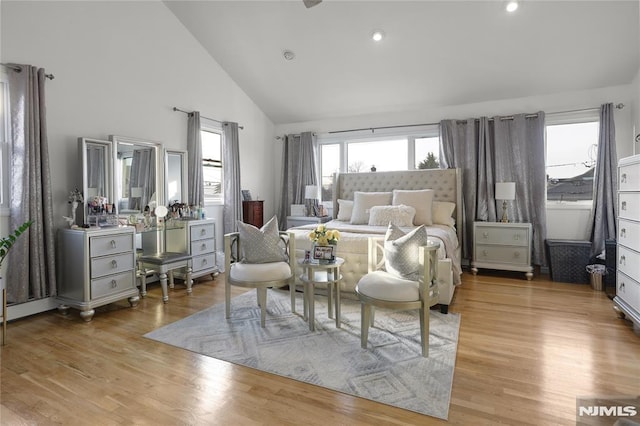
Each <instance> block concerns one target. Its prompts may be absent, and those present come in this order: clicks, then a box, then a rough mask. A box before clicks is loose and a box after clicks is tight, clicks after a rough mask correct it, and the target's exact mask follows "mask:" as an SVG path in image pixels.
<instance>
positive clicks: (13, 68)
mask: <svg viewBox="0 0 640 426" xmlns="http://www.w3.org/2000/svg"><path fill="white" fill-rule="evenodd" d="M0 65H2V66H3V67H5V68H9V69H10V70H13V71H15V72H22V67H21V66H19V65H11V64H2V63H0ZM44 76H45V77H47V78H48V79H49V80H53V79H54V78H55V76H54V75H53V74H45V75H44Z"/></svg>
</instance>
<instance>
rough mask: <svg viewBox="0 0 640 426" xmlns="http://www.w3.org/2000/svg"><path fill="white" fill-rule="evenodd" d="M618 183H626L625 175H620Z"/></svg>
mask: <svg viewBox="0 0 640 426" xmlns="http://www.w3.org/2000/svg"><path fill="white" fill-rule="evenodd" d="M620 183H627V174H626V173H623V174H622V175H620Z"/></svg>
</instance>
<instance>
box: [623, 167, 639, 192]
mask: <svg viewBox="0 0 640 426" xmlns="http://www.w3.org/2000/svg"><path fill="white" fill-rule="evenodd" d="M618 190H620V191H640V163H639V162H635V163H632V164H626V165H621V166H620V169H619V172H618Z"/></svg>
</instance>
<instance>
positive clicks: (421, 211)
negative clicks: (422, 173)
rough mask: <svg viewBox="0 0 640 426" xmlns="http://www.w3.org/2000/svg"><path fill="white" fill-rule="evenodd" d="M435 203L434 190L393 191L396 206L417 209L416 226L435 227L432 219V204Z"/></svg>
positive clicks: (414, 219) (414, 220)
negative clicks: (401, 205) (402, 205)
mask: <svg viewBox="0 0 640 426" xmlns="http://www.w3.org/2000/svg"><path fill="white" fill-rule="evenodd" d="M432 202H433V190H432V189H418V190H414V191H410V190H399V189H394V190H393V202H392V203H391V204H393V205H394V206H397V205H400V204H404V205H406V206H411V207H413V208H414V209H416V216H415V217H414V218H413V224H414V225H433V220H432V218H431V204H432Z"/></svg>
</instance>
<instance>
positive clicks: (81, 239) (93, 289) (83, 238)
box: [57, 226, 140, 321]
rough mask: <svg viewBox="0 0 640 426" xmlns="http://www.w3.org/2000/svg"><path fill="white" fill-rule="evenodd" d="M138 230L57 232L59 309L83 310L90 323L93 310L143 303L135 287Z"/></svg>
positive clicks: (82, 315)
mask: <svg viewBox="0 0 640 426" xmlns="http://www.w3.org/2000/svg"><path fill="white" fill-rule="evenodd" d="M134 234H135V229H134V228H133V227H130V226H124V227H108V228H89V229H83V228H78V229H61V230H60V231H59V232H58V296H57V300H58V301H59V302H60V307H59V308H58V309H59V310H60V311H61V312H63V313H66V312H67V310H68V309H69V307H73V308H77V309H79V310H80V316H81V317H82V319H84V320H85V321H91V319H92V318H93V315H94V313H95V310H94V308H96V307H98V306H102V305H106V304H108V303H113V302H116V301H118V300H122V299H126V298H128V299H129V303H130V305H131V306H136V305H137V304H138V301H139V300H140V298H139V294H138V288H137V287H136V269H135V265H136V264H135V256H136V253H135V245H134Z"/></svg>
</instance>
